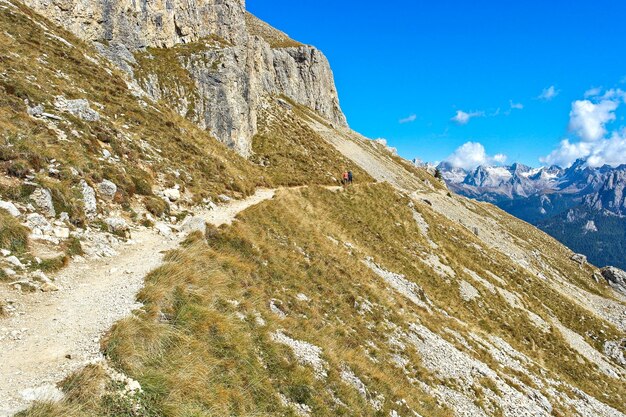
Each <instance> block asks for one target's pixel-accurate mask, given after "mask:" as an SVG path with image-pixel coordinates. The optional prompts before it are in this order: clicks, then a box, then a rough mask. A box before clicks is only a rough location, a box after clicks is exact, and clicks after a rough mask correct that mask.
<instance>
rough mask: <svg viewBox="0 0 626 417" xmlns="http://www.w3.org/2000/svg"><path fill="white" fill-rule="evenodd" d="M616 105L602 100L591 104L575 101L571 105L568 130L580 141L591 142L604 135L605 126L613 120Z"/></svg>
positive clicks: (586, 101)
mask: <svg viewBox="0 0 626 417" xmlns="http://www.w3.org/2000/svg"><path fill="white" fill-rule="evenodd" d="M617 106H618V103H617V102H615V101H612V100H602V101H600V102H599V103H597V104H596V103H593V102H591V101H590V100H577V101H575V102H574V103H572V111H571V112H570V114H569V116H570V121H569V130H570V132H572V133H575V134H576V135H577V136H578V137H580V138H581V139H582V140H584V141H587V142H593V141H596V140H599V139H601V138H602V137H604V135H606V133H607V131H606V127H605V126H606V124H607V123H609V122H611V121H613V120H615V110H616V109H617Z"/></svg>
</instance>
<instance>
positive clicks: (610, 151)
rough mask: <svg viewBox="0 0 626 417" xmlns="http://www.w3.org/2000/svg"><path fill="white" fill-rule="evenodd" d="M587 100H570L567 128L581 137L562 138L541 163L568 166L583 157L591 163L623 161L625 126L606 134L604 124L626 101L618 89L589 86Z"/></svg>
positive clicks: (625, 141) (625, 159)
mask: <svg viewBox="0 0 626 417" xmlns="http://www.w3.org/2000/svg"><path fill="white" fill-rule="evenodd" d="M585 95H586V96H587V97H588V99H586V100H577V101H574V102H573V103H572V110H571V112H570V122H569V130H570V132H572V133H573V134H575V135H576V136H577V137H578V138H579V139H580V140H579V141H577V142H576V141H571V140H570V139H564V140H562V141H561V143H560V144H559V146H558V147H557V148H556V149H555V150H554V151H552V152H551V153H550V154H549V155H548V156H546V157H544V158H541V162H542V163H546V164H550V165H553V164H554V165H560V166H563V167H567V166H569V165H571V164H572V163H573V162H575V161H576V160H577V159H585V160H586V161H587V164H588V165H589V166H592V167H598V166H603V165H611V166H618V165H622V164H626V128H624V127H622V128H621V130H618V131H615V132H613V133H611V134H610V135H609V134H608V133H609V132H608V129H607V125H608V124H609V123H611V122H613V121H615V120H616V115H615V112H616V110H617V109H618V107H619V106H620V105H621V104H622V102H626V92H624V91H622V90H620V89H612V90H607V91H606V92H604V93H603V92H602V90H601V89H591V90H589V91H587V93H585Z"/></svg>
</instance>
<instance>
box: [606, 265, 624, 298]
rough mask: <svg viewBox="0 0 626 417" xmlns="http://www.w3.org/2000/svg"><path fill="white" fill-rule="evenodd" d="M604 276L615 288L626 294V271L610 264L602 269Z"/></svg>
mask: <svg viewBox="0 0 626 417" xmlns="http://www.w3.org/2000/svg"><path fill="white" fill-rule="evenodd" d="M601 272H602V276H603V277H604V279H606V281H607V282H608V283H609V285H610V286H611V287H613V289H615V290H616V291H619V292H621V293H622V294H624V295H626V272H625V271H622V270H621V269H619V268H615V267H613V266H609V267H606V268H603V269H602V270H601Z"/></svg>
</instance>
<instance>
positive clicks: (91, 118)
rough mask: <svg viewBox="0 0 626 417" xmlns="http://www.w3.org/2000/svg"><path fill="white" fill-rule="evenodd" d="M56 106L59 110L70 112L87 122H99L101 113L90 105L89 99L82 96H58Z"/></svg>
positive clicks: (55, 101)
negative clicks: (69, 98) (70, 98)
mask: <svg viewBox="0 0 626 417" xmlns="http://www.w3.org/2000/svg"><path fill="white" fill-rule="evenodd" d="M54 107H56V108H57V109H58V110H61V111H65V112H68V113H70V114H72V115H74V116H76V117H78V118H79V119H81V120H84V121H86V122H97V121H98V120H100V114H98V112H97V111H95V110H93V109H92V108H91V107H90V105H89V102H88V101H87V100H85V99H82V98H79V99H76V100H68V99H66V98H65V97H63V96H58V97H56V98H55V100H54Z"/></svg>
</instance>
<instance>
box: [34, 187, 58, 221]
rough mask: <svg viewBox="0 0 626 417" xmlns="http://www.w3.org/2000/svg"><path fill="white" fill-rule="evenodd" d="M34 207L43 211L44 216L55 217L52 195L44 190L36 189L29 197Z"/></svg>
mask: <svg viewBox="0 0 626 417" xmlns="http://www.w3.org/2000/svg"><path fill="white" fill-rule="evenodd" d="M30 199H31V200H33V202H34V203H35V205H36V206H37V207H39V208H40V209H41V210H43V212H44V214H45V215H46V216H49V217H54V216H56V212H55V211H54V203H53V202H52V194H51V193H50V191H49V190H46V189H45V188H37V189H36V190H35V191H34V192H33V193H32V194H31V196H30Z"/></svg>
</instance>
